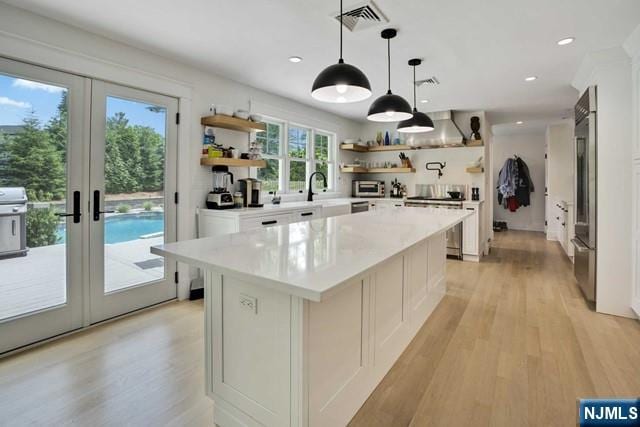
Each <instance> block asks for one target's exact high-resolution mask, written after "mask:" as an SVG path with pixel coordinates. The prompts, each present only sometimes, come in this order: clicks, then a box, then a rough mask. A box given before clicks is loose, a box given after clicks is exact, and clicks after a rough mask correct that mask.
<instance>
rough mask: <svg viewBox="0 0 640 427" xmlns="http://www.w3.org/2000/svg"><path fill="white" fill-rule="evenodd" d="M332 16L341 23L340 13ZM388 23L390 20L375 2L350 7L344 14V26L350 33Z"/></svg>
mask: <svg viewBox="0 0 640 427" xmlns="http://www.w3.org/2000/svg"><path fill="white" fill-rule="evenodd" d="M331 16H333V17H334V18H335V19H336V20H337V21H340V11H338V12H334V13H332V14H331ZM388 22H389V19H388V18H387V17H386V16H385V15H384V13H382V11H381V10H380V8H379V7H378V5H376V4H375V3H374V2H373V1H367V2H364V3H358V4H357V5H355V6H350V9H349V10H347V11H345V12H344V13H343V14H342V25H344V26H345V27H347V28H348V29H349V31H360V30H364V29H366V28H371V27H377V26H379V25H384V24H387V23H388Z"/></svg>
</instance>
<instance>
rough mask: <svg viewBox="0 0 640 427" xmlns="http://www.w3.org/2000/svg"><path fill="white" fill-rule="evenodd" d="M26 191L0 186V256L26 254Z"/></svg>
mask: <svg viewBox="0 0 640 427" xmlns="http://www.w3.org/2000/svg"><path fill="white" fill-rule="evenodd" d="M28 250H29V249H27V192H26V191H25V189H24V187H0V257H2V258H7V257H15V256H23V255H26V254H27V251H28Z"/></svg>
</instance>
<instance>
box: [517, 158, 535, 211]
mask: <svg viewBox="0 0 640 427" xmlns="http://www.w3.org/2000/svg"><path fill="white" fill-rule="evenodd" d="M516 164H517V166H518V180H517V185H516V191H515V197H516V200H517V201H518V205H520V206H529V205H530V204H531V193H533V191H534V190H535V188H534V186H533V181H532V180H531V175H530V174H529V167H528V166H527V164H526V163H525V162H524V160H522V159H521V158H519V157H518V158H517V159H516Z"/></svg>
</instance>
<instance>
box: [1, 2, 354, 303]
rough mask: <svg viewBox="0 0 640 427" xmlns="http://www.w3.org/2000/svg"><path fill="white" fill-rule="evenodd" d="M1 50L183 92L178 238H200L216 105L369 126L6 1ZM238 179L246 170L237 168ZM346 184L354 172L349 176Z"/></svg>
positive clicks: (236, 141) (237, 139)
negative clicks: (206, 148) (204, 151)
mask: <svg viewBox="0 0 640 427" xmlns="http://www.w3.org/2000/svg"><path fill="white" fill-rule="evenodd" d="M0 55H2V56H6V57H9V58H13V59H18V60H23V61H26V62H31V63H34V64H38V65H43V66H48V67H51V68H56V69H59V70H62V71H68V72H73V73H76V74H80V75H84V76H88V77H94V78H99V79H103V80H107V81H111V82H115V83H119V84H124V85H128V86H132V87H137V88H140V89H146V90H150V91H154V92H158V93H162V94H166V95H171V96H175V97H177V98H179V100H180V112H181V117H182V124H181V126H180V131H179V160H178V175H179V182H178V188H179V191H180V193H181V195H180V204H179V207H178V238H179V239H181V240H182V239H188V238H193V237H195V208H196V206H197V205H202V203H203V201H204V197H205V195H206V193H207V192H208V191H209V190H210V187H211V175H210V174H209V172H208V168H205V167H201V166H200V165H199V158H200V150H201V144H202V127H201V125H200V117H201V116H202V115H206V114H207V113H208V111H209V106H210V104H227V105H231V106H233V107H235V108H242V107H244V108H245V109H246V108H249V107H250V105H251V107H252V108H253V111H254V112H259V113H263V114H268V115H271V116H275V117H282V118H285V119H290V120H294V121H297V122H300V123H304V124H309V125H311V126H315V127H319V128H322V129H325V130H328V131H331V132H335V133H336V134H337V138H338V141H339V140H342V139H344V138H350V137H357V136H358V135H359V133H360V128H361V124H360V123H358V122H354V121H352V120H348V119H344V118H341V117H339V116H336V115H334V114H331V113H327V112H325V111H321V110H318V109H315V108H311V107H308V106H306V105H303V104H300V103H298V102H295V101H292V100H289V99H286V98H283V97H280V96H277V95H273V94H270V93H267V92H264V91H262V90H258V89H255V88H252V87H249V86H246V85H243V84H240V83H238V82H235V81H232V80H229V79H226V78H223V77H220V76H217V75H214V74H212V73H207V72H203V71H199V70H197V69H195V68H191V67H186V66H184V65H183V64H181V63H178V62H175V61H172V60H170V59H167V58H163V57H160V56H157V55H153V54H150V53H148V52H145V51H142V50H139V49H136V48H133V47H131V46H128V45H125V44H122V43H119V42H115V41H113V40H110V39H107V38H104V37H101V36H97V35H94V34H91V33H89V32H86V31H83V30H80V29H78V28H75V27H72V26H69V25H66V24H62V23H60V22H57V21H53V20H51V19H48V18H44V17H41V16H38V15H35V14H32V13H30V12H26V11H23V10H21V9H18V8H14V7H12V6H8V5H6V4H4V3H0ZM218 138H219V140H221V141H223V142H224V143H225V144H230V145H238V146H242V145H246V144H247V136H246V134H242V133H235V132H231V131H224V130H220V131H219V134H218ZM233 172H234V173H235V174H236V176H237V177H241V176H246V175H247V170H246V169H237V170H233ZM339 182H340V183H345V188H346V187H347V186H350V182H351V180H350V177H349V178H348V179H346V180H343V179H341V180H340V181H339ZM180 271H181V280H180V285H179V296H180V297H181V298H184V297H185V296H187V295H188V288H189V280H188V277H189V276H193V273H194V272H193V270H191V272H190V274H189V273H188V272H187V270H186V268H185V266H181V268H180Z"/></svg>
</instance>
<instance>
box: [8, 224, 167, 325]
mask: <svg viewBox="0 0 640 427" xmlns="http://www.w3.org/2000/svg"><path fill="white" fill-rule="evenodd" d="M162 243H163V237H154V238H149V239H137V240H130V241H128V242H121V243H114V244H107V245H105V258H106V263H105V291H106V292H113V291H117V290H119V289H123V288H127V287H129V286H132V285H135V284H139V283H144V282H149V281H152V280H157V279H160V278H162V276H163V274H164V267H163V265H164V264H163V258H162V257H159V256H156V255H153V254H151V253H150V252H149V247H150V246H153V245H159V244H162ZM65 248H66V246H65V245H51V246H41V247H38V248H32V249H30V250H29V252H28V253H27V256H24V257H16V258H8V259H0V319H6V318H9V317H13V316H18V315H20V314H23V313H29V312H32V311H36V310H41V309H43V308H47V307H52V306H56V305H59V304H62V303H64V302H65V300H66V281H65V276H66V272H65V265H66V263H65V262H64V259H65ZM145 261H146V262H145Z"/></svg>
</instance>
